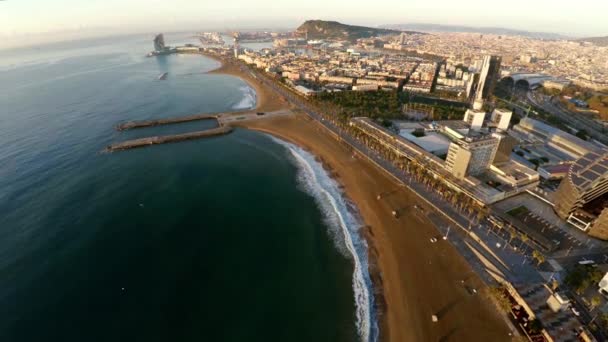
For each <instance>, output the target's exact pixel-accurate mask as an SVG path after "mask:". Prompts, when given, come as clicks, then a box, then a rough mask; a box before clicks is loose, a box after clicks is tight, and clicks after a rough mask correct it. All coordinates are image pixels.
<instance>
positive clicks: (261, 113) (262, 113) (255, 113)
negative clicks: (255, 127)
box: [255, 112, 266, 116]
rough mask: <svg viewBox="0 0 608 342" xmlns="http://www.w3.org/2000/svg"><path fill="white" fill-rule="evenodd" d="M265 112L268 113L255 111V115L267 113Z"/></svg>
mask: <svg viewBox="0 0 608 342" xmlns="http://www.w3.org/2000/svg"><path fill="white" fill-rule="evenodd" d="M265 114H266V113H264V112H257V113H255V115H258V116H262V115H265Z"/></svg>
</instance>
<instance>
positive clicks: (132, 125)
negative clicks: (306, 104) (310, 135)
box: [103, 110, 292, 152]
mask: <svg viewBox="0 0 608 342" xmlns="http://www.w3.org/2000/svg"><path fill="white" fill-rule="evenodd" d="M291 114H292V112H291V111H289V110H279V111H275V112H268V113H264V112H256V111H240V112H227V113H217V114H197V115H189V116H182V117H177V118H166V119H156V120H145V121H129V122H124V123H121V124H118V125H116V126H115V128H116V130H118V131H126V130H130V129H136V128H146V127H155V126H162V125H172V124H178V123H183V122H192V121H197V120H217V123H218V125H219V127H217V128H211V129H206V130H204V131H195V132H190V133H183V134H173V135H161V136H153V137H147V138H139V139H133V140H127V141H123V142H118V143H114V144H111V145H109V146H108V147H106V148H105V149H104V150H103V152H115V151H124V150H130V149H134V148H140V147H146V146H151V145H159V144H167V143H172V142H179V141H184V140H194V139H200V138H206V137H212V136H216V135H223V134H228V133H230V132H232V130H233V128H232V125H233V124H237V123H238V122H241V121H250V120H262V119H266V118H272V117H276V116H283V115H291Z"/></svg>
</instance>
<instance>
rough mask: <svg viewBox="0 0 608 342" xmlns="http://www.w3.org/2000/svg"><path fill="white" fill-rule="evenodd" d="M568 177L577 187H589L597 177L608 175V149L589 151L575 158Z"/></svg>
mask: <svg viewBox="0 0 608 342" xmlns="http://www.w3.org/2000/svg"><path fill="white" fill-rule="evenodd" d="M570 177H571V178H572V183H573V184H574V185H575V186H576V187H577V188H579V189H589V188H591V187H593V185H594V184H595V182H596V181H597V180H598V179H600V178H602V177H608V150H604V151H602V152H601V153H598V152H590V153H587V154H586V155H585V156H583V157H582V158H580V159H579V160H577V161H576V162H575V163H574V164H573V165H572V168H571V169H570Z"/></svg>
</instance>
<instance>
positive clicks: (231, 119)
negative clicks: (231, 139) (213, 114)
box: [217, 110, 293, 125]
mask: <svg viewBox="0 0 608 342" xmlns="http://www.w3.org/2000/svg"><path fill="white" fill-rule="evenodd" d="M287 115H293V112H291V111H290V110H278V111H274V112H243V113H229V114H220V115H218V116H217V120H218V122H219V123H220V125H229V124H230V123H235V122H240V121H252V120H263V119H269V118H274V117H277V116H287Z"/></svg>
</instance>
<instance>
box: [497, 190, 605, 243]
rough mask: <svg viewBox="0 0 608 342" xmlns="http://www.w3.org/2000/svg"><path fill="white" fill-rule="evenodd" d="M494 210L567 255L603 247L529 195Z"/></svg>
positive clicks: (547, 205)
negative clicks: (575, 251)
mask: <svg viewBox="0 0 608 342" xmlns="http://www.w3.org/2000/svg"><path fill="white" fill-rule="evenodd" d="M522 206H523V207H525V208H527V210H525V211H523V210H522V211H520V212H517V211H515V212H514V209H517V208H519V207H522ZM494 208H495V209H496V210H499V211H501V212H503V213H509V212H510V214H511V215H512V216H514V217H515V218H517V219H518V220H519V221H521V222H522V223H523V224H525V225H527V226H529V227H533V228H534V229H535V230H537V231H539V232H540V233H541V234H542V235H544V236H546V237H547V238H548V239H550V240H551V241H553V242H554V243H558V249H557V250H558V251H563V252H564V253H566V254H569V253H570V252H571V251H574V250H584V249H588V250H593V249H597V248H601V247H605V246H606V245H605V243H602V242H601V241H598V240H596V239H593V238H590V237H589V236H587V234H586V233H585V232H583V231H581V230H579V229H577V228H575V227H573V226H571V225H569V224H568V223H567V222H565V221H563V220H561V219H560V218H559V217H558V216H557V215H556V214H555V212H554V211H553V208H552V207H551V206H550V205H549V204H547V203H545V202H542V201H541V200H539V199H537V198H535V197H533V196H532V195H530V194H521V195H518V196H515V197H512V198H509V199H507V200H504V201H502V202H500V203H497V204H496V205H495V206H494Z"/></svg>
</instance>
